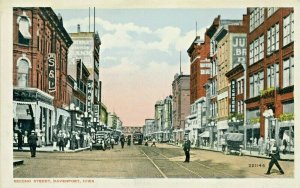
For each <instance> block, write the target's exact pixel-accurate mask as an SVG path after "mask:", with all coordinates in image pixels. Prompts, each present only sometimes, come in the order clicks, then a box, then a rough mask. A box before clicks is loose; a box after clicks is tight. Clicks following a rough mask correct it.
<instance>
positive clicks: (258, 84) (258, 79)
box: [249, 71, 264, 98]
mask: <svg viewBox="0 0 300 188" xmlns="http://www.w3.org/2000/svg"><path fill="white" fill-rule="evenodd" d="M263 89H264V73H263V71H261V72H258V73H256V74H253V75H252V76H250V92H249V96H250V98H251V97H255V96H258V95H259V94H260V91H261V90H263Z"/></svg>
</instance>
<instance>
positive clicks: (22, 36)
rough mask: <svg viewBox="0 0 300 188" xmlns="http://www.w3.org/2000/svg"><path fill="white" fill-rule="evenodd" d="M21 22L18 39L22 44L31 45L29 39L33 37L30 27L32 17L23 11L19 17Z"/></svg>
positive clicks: (18, 21) (19, 22)
mask: <svg viewBox="0 0 300 188" xmlns="http://www.w3.org/2000/svg"><path fill="white" fill-rule="evenodd" d="M17 23H18V24H19V32H18V39H19V43H20V44H24V45H29V40H30V39H31V34H30V32H29V27H30V26H31V22H30V19H29V18H28V17H27V16H26V14H25V12H23V15H22V16H19V17H18V19H17Z"/></svg>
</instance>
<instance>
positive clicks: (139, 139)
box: [132, 132, 143, 145]
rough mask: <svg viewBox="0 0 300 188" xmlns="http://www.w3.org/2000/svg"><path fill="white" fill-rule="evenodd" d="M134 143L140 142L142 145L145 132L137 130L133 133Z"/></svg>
mask: <svg viewBox="0 0 300 188" xmlns="http://www.w3.org/2000/svg"><path fill="white" fill-rule="evenodd" d="M132 142H133V144H139V145H142V143H143V133H141V132H135V133H133V140H132Z"/></svg>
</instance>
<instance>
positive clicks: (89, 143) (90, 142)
mask: <svg viewBox="0 0 300 188" xmlns="http://www.w3.org/2000/svg"><path fill="white" fill-rule="evenodd" d="M87 142H88V146H89V147H90V151H92V150H93V139H92V137H91V135H90V133H87Z"/></svg>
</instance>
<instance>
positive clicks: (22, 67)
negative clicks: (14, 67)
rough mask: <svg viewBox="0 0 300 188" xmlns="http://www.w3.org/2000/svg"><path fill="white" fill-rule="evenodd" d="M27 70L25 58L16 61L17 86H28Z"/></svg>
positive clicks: (27, 65) (27, 64)
mask: <svg viewBox="0 0 300 188" xmlns="http://www.w3.org/2000/svg"><path fill="white" fill-rule="evenodd" d="M28 72H29V63H28V61H27V60H25V59H21V60H20V61H19V62H18V86H19V87H27V86H28Z"/></svg>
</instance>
